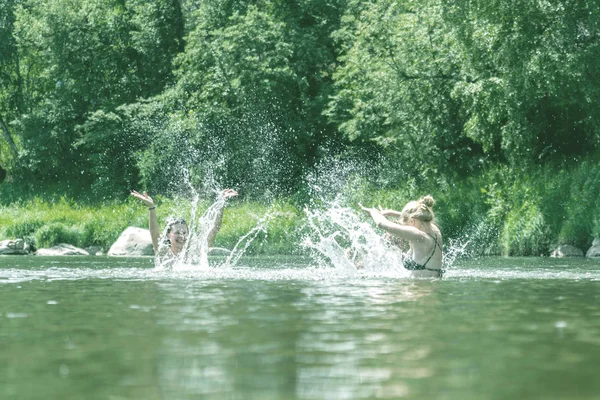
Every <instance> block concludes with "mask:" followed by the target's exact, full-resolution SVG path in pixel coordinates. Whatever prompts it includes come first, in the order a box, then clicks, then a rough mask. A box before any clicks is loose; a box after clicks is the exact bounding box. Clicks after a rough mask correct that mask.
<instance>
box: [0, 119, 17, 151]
mask: <svg viewBox="0 0 600 400" xmlns="http://www.w3.org/2000/svg"><path fill="white" fill-rule="evenodd" d="M0 128H2V133H3V134H4V139H5V140H6V142H7V143H8V147H10V151H11V153H12V155H13V157H14V158H15V159H16V158H17V157H18V156H19V149H17V145H16V144H15V141H14V140H13V138H12V136H11V135H10V132H9V131H8V126H6V124H5V123H4V120H3V119H2V116H1V115H0Z"/></svg>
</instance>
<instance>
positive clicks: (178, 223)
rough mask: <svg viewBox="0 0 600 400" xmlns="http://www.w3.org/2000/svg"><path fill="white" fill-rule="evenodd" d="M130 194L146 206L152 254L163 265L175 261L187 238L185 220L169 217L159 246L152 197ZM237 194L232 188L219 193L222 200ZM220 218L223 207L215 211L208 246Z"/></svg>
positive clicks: (187, 230) (215, 232) (218, 225)
mask: <svg viewBox="0 0 600 400" xmlns="http://www.w3.org/2000/svg"><path fill="white" fill-rule="evenodd" d="M131 195H132V196H133V197H135V198H137V199H139V200H141V201H142V202H143V203H144V204H145V205H146V206H147V207H148V212H149V215H148V228H149V229H150V237H151V238H152V247H153V248H154V254H155V255H156V256H157V259H158V260H160V263H161V265H162V266H165V262H164V261H165V260H169V261H171V262H173V261H175V260H176V259H177V257H179V256H180V254H181V253H182V251H183V249H184V248H185V246H186V243H187V240H188V239H189V235H190V231H189V228H188V225H187V222H186V221H185V219H183V218H174V219H169V220H168V221H167V225H166V227H165V234H164V238H163V240H164V244H165V245H162V246H161V243H160V239H161V238H160V236H161V234H160V228H159V226H158V219H157V217H156V205H155V204H154V200H152V198H151V197H150V196H148V193H146V192H143V193H139V192H137V191H135V190H133V191H132V192H131ZM237 195H238V193H237V192H236V191H235V190H232V189H225V190H224V191H223V192H222V193H221V196H222V198H223V200H227V199H228V198H230V197H234V196H237ZM222 219H223V208H220V209H219V210H218V212H217V215H216V219H215V223H214V225H213V227H212V229H211V231H210V232H209V233H208V240H207V246H208V248H210V247H211V246H212V244H213V242H214V240H215V237H216V236H217V232H219V229H221V221H222ZM206 250H208V249H206ZM163 253H164V254H163Z"/></svg>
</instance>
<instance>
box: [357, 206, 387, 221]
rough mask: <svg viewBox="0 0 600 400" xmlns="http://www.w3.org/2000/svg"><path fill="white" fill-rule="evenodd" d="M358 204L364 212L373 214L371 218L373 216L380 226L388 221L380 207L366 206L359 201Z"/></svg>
mask: <svg viewBox="0 0 600 400" xmlns="http://www.w3.org/2000/svg"><path fill="white" fill-rule="evenodd" d="M358 205H359V207H360V208H361V210H363V211H364V212H366V213H367V214H369V215H370V216H371V218H373V222H375V225H377V226H379V225H381V224H382V223H383V222H385V221H387V219H386V218H385V217H384V216H383V214H382V213H381V212H379V210H378V209H376V208H369V207H365V206H363V205H362V204H360V203H358Z"/></svg>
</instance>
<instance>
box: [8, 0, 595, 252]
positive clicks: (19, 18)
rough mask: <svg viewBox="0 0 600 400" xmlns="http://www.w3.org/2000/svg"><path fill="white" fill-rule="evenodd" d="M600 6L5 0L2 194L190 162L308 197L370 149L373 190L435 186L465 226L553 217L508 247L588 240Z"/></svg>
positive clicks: (237, 180)
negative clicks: (309, 186) (319, 170)
mask: <svg viewBox="0 0 600 400" xmlns="http://www.w3.org/2000/svg"><path fill="white" fill-rule="evenodd" d="M599 16H600V4H599V3H598V2H595V1H585V0H581V1H576V0H563V1H549V2H507V1H501V0H485V1H484V0H481V1H467V0H452V1H449V0H423V1H401V0H377V1H371V2H364V1H357V0H325V1H324V0H296V1H279V0H262V1H234V0H210V1H191V0H162V1H161V0H122V1H114V0H110V1H109V0H99V1H94V2H88V1H84V0H69V1H66V0H29V1H26V0H0V128H1V131H2V136H1V137H2V140H1V141H0V167H2V170H5V171H6V178H5V180H4V183H3V185H2V189H1V190H0V197H2V199H3V201H4V202H5V203H6V202H10V201H15V200H19V199H23V198H27V197H30V196H34V195H38V194H39V193H40V191H47V192H49V193H58V194H59V195H60V194H66V195H68V196H76V197H79V198H82V199H84V198H87V199H92V200H93V199H101V200H108V199H115V198H122V197H123V196H126V195H127V193H128V190H129V189H130V188H132V187H144V188H147V189H148V190H150V191H152V192H155V193H156V192H158V193H164V194H166V195H172V194H175V193H176V192H177V190H178V188H180V187H181V186H182V183H183V180H182V176H183V174H182V170H183V169H184V168H185V169H187V170H188V171H189V179H190V180H191V181H192V182H193V183H195V184H199V183H200V182H206V181H207V180H208V178H209V177H214V178H215V179H216V180H217V181H218V182H219V183H220V184H221V185H223V186H235V187H237V188H239V189H240V190H241V191H243V192H244V193H245V194H246V195H248V196H249V197H250V198H254V199H261V198H262V196H264V193H265V192H268V193H275V194H277V195H284V196H288V197H292V198H295V199H296V200H298V201H304V199H303V197H305V195H306V183H305V177H306V175H307V173H309V172H310V171H313V169H314V166H315V165H316V164H319V163H320V162H321V161H322V160H325V159H328V158H331V157H336V158H339V159H348V160H351V159H353V158H356V157H358V158H360V159H362V160H372V161H376V162H377V166H378V167H379V168H378V169H377V170H376V171H375V172H372V175H371V176H369V182H370V183H371V186H370V189H369V190H367V192H369V191H371V192H372V191H373V190H375V191H376V190H380V189H381V190H384V191H389V192H390V193H395V194H396V195H397V196H396V197H397V202H398V205H400V203H401V202H402V201H404V200H405V198H406V197H410V196H413V195H414V194H416V193H422V192H424V191H429V192H432V193H434V194H435V195H436V197H437V198H440V199H441V201H442V205H443V207H444V209H445V210H446V211H445V213H446V215H445V222H446V224H447V226H448V228H449V229H450V232H453V233H454V234H459V233H460V232H463V231H464V230H465V229H467V228H468V227H470V226H472V224H473V223H474V222H475V221H476V220H477V219H481V218H483V217H485V219H486V220H487V221H492V225H494V226H495V228H494V229H495V230H496V231H498V237H499V238H502V237H505V236H506V238H505V239H506V241H508V242H510V240H512V239H508V238H514V237H515V235H517V234H520V235H521V236H522V234H523V232H524V231H527V229H528V228H531V227H532V226H533V225H535V223H537V224H538V225H540V227H539V229H538V230H535V229H534V230H533V233H531V234H530V236H531V237H532V238H536V239H531V240H533V242H535V244H529V245H526V246H525V247H523V248H522V249H521V248H520V247H519V246H521V245H522V243H523V242H524V241H523V240H522V239H518V240H517V242H518V243H520V244H507V245H506V247H505V252H506V253H515V254H529V253H543V252H544V251H545V250H544V249H545V248H546V247H547V246H548V245H550V244H551V242H555V241H566V242H573V243H576V244H580V245H582V246H583V245H584V244H586V243H589V242H590V241H591V238H592V237H593V235H594V234H595V235H598V234H600V222H598V221H599V220H600V217H598V214H599V210H598V207H597V206H596V205H595V200H594V199H595V198H597V197H598V195H599V194H600V188H599V186H598V184H597V183H595V182H594V181H587V180H586V181H585V182H584V183H581V186H583V187H585V190H583V189H582V190H577V191H576V190H573V187H574V186H573V185H575V183H576V182H577V179H579V178H577V177H580V178H581V179H583V177H592V176H596V175H597V174H598V167H596V165H597V161H598V154H599V142H600V141H599V135H598V132H599V122H600V120H599V118H600V114H599V113H598V112H597V111H596V109H597V105H598V104H599V103H598V100H599V97H600V91H599V89H600V84H599V82H600V80H599V78H600V68H599V66H600V64H599V63H598V60H599V59H600V58H599V56H600V17H599ZM540 177H543V179H541V178H540ZM407 186H409V187H410V189H407ZM559 190H560V191H562V192H559ZM583 192H585V193H587V194H586V195H585V196H584V197H585V198H579V197H578V196H580V194H581V193H583ZM452 193H454V195H453V194H452ZM556 193H563V194H564V198H561V199H560V205H561V206H560V207H549V205H548V203H547V202H548V201H549V200H548V199H549V198H551V197H552V196H559V195H557V194H556ZM578 193H579V194H578ZM459 195H460V196H461V197H457V196H459ZM465 197H467V198H469V199H470V200H469V202H470V203H469V202H467V203H466V204H467V205H465V202H464V201H463V199H464V198H465ZM459 202H460V203H461V204H457V203H459ZM469 204H470V207H469ZM499 207H505V209H503V210H501V208H499ZM514 210H525V211H522V212H518V211H514ZM513 214H515V215H513ZM584 216H585V217H584ZM582 217H584V218H585V221H589V223H588V222H585V223H580V221H579V218H582ZM536 218H537V219H536ZM521 219H522V220H523V221H524V222H523V221H521ZM511 221H512V222H511ZM519 221H520V222H519ZM534 221H537V222H535V223H534ZM557 221H562V223H558V222H557ZM521 222H523V224H522V225H523V226H521ZM565 224H566V225H569V226H571V225H577V224H580V225H585V228H565V226H566V225H565ZM580 225H578V226H580ZM573 229H574V230H575V231H576V233H569V232H570V231H569V230H573ZM565 232H566V233H565ZM540 238H543V240H541V241H539V240H538V239H540ZM528 240H529V239H528ZM500 242H502V240H501V241H500ZM508 242H506V243H508ZM503 243H504V242H503ZM515 249H516V250H515Z"/></svg>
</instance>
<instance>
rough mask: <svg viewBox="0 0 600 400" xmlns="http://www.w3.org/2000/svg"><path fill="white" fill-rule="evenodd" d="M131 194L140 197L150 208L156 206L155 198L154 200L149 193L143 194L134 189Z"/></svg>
mask: <svg viewBox="0 0 600 400" xmlns="http://www.w3.org/2000/svg"><path fill="white" fill-rule="evenodd" d="M131 195H132V196H133V197H135V198H137V199H140V200H141V201H142V202H143V203H144V204H145V205H146V206H147V207H148V208H153V207H155V205H154V200H152V197H150V196H148V193H146V192H144V193H143V194H140V193H138V192H136V191H135V190H132V191H131Z"/></svg>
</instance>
